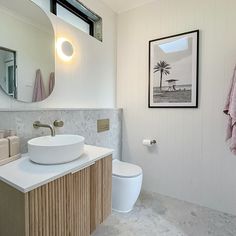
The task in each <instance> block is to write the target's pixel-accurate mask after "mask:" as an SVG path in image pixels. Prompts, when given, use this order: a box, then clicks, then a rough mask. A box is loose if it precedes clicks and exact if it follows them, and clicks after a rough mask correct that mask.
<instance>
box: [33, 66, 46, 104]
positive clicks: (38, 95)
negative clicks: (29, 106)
mask: <svg viewBox="0 0 236 236" xmlns="http://www.w3.org/2000/svg"><path fill="white" fill-rule="evenodd" d="M45 98H46V92H45V87H44V83H43V78H42V74H41V70H37V71H36V78H35V84H34V92H33V99H32V101H33V102H40V101H42V100H44V99H45Z"/></svg>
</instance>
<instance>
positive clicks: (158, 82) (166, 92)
mask: <svg viewBox="0 0 236 236" xmlns="http://www.w3.org/2000/svg"><path fill="white" fill-rule="evenodd" d="M198 48H199V30H195V31H191V32H187V33H182V34H178V35H172V36H169V37H165V38H160V39H155V40H151V41H149V104H148V105H149V108H178V107H179V108H197V107H198V57H199V56H198V54H199V53H198V52H199V49H198Z"/></svg>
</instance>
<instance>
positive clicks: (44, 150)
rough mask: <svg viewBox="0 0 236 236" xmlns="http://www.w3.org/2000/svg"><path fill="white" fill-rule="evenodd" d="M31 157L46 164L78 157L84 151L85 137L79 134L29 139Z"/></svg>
mask: <svg viewBox="0 0 236 236" xmlns="http://www.w3.org/2000/svg"><path fill="white" fill-rule="evenodd" d="M28 151H29V157H30V159H31V160H32V161H33V162H36V163H38V164H44V165H53V164H62V163H67V162H71V161H73V160H75V159H78V158H79V157H80V156H81V155H82V154H83V152H84V137H82V136H79V135H56V136H55V137H52V136H43V137H39V138H34V139H31V140H29V141H28Z"/></svg>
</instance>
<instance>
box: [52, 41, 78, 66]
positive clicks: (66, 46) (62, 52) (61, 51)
mask: <svg viewBox="0 0 236 236" xmlns="http://www.w3.org/2000/svg"><path fill="white" fill-rule="evenodd" d="M56 47H57V53H58V56H59V57H60V58H61V59H62V60H63V61H70V60H71V59H72V57H73V54H74V49H73V45H72V44H71V43H70V42H69V41H68V40H67V39H65V38H59V39H58V40H57V45H56Z"/></svg>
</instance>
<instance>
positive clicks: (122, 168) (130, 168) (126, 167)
mask: <svg viewBox="0 0 236 236" xmlns="http://www.w3.org/2000/svg"><path fill="white" fill-rule="evenodd" d="M142 172H143V171H142V169H141V168H140V167H139V166H137V165H134V164H130V163H127V162H123V161H119V160H114V161H113V162H112V174H113V175H115V176H118V177H123V178H131V177H136V176H139V175H141V174H142Z"/></svg>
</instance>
